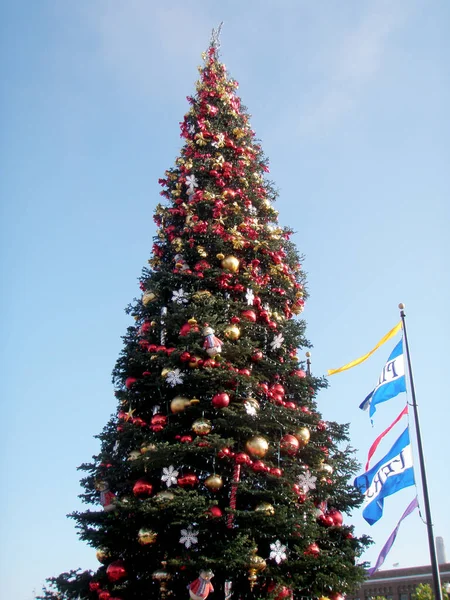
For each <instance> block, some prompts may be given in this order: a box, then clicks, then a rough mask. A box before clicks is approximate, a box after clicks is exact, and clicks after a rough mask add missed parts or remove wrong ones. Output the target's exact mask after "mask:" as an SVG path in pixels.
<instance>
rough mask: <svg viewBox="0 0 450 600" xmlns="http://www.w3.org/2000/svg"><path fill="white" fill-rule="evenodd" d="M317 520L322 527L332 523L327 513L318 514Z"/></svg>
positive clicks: (329, 525)
mask: <svg viewBox="0 0 450 600" xmlns="http://www.w3.org/2000/svg"><path fill="white" fill-rule="evenodd" d="M317 522H318V523H319V525H322V526H323V527H331V526H332V525H334V523H333V519H332V518H331V517H330V516H329V515H319V516H318V517H317Z"/></svg>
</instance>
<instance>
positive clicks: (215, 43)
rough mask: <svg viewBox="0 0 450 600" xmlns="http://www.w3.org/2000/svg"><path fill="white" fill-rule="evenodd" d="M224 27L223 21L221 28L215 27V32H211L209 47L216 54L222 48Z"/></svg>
mask: <svg viewBox="0 0 450 600" xmlns="http://www.w3.org/2000/svg"><path fill="white" fill-rule="evenodd" d="M222 27H223V21H221V22H220V24H219V27H217V28H215V27H213V30H212V32H211V39H210V42H209V45H210V47H211V48H214V49H215V50H216V52H218V51H219V48H220V34H221V32H222Z"/></svg>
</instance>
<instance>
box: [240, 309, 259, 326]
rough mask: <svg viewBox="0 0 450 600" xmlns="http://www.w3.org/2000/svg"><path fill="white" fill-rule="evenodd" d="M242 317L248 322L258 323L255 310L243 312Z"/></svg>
mask: <svg viewBox="0 0 450 600" xmlns="http://www.w3.org/2000/svg"><path fill="white" fill-rule="evenodd" d="M241 315H242V316H243V318H244V319H246V320H247V321H250V322H251V323H256V313H255V311H254V310H243V311H242V313H241Z"/></svg>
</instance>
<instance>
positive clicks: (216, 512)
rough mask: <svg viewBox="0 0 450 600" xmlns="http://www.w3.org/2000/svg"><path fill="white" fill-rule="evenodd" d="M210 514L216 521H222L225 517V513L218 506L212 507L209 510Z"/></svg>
mask: <svg viewBox="0 0 450 600" xmlns="http://www.w3.org/2000/svg"><path fill="white" fill-rule="evenodd" d="M208 513H209V514H210V515H211V517H213V518H214V519H220V517H223V511H222V509H221V508H219V507H218V506H211V507H210V508H209V509H208Z"/></svg>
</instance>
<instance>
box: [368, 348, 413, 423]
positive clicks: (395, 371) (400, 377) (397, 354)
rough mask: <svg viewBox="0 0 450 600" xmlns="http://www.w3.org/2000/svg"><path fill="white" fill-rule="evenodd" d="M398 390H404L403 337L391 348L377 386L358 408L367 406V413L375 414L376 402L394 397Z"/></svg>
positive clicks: (398, 392)
mask: <svg viewBox="0 0 450 600" xmlns="http://www.w3.org/2000/svg"><path fill="white" fill-rule="evenodd" d="M400 392H406V383H405V361H404V358H403V339H401V340H400V341H399V343H398V344H397V345H396V346H395V348H394V349H393V350H392V352H391V354H390V356H389V358H388V360H387V363H386V364H385V365H384V368H383V370H382V371H381V375H380V378H379V379H378V384H377V386H376V387H375V389H374V390H372V391H371V392H370V394H369V395H368V396H367V397H366V398H365V399H364V402H362V403H361V404H360V405H359V408H361V409H362V410H367V409H368V408H369V414H370V416H371V417H372V416H373V415H374V414H375V411H376V405H377V404H380V402H386V400H390V399H391V398H394V397H395V396H397V395H398V394H400Z"/></svg>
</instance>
